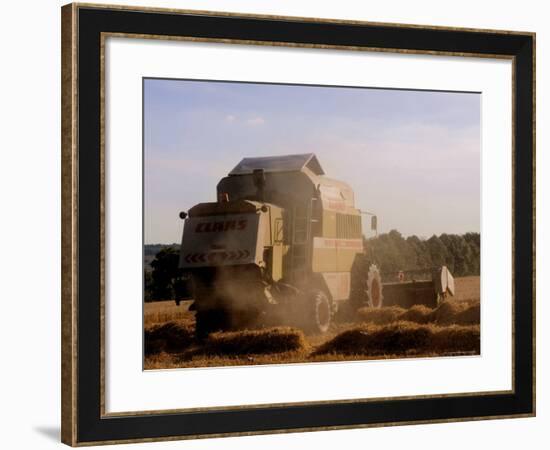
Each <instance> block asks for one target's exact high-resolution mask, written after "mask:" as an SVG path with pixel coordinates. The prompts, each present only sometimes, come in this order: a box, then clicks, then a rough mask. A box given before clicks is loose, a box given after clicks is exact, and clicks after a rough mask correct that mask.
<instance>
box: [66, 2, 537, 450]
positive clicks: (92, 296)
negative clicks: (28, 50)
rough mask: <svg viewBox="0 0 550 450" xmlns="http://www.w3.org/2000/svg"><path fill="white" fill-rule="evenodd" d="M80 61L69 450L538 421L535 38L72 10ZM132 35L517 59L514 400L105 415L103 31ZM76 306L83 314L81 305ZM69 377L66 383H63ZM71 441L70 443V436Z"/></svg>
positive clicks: (459, 398) (463, 398) (494, 396)
mask: <svg viewBox="0 0 550 450" xmlns="http://www.w3.org/2000/svg"><path fill="white" fill-rule="evenodd" d="M64 8H73V9H72V13H73V14H74V15H73V17H74V18H75V19H73V20H76V26H75V28H73V29H76V30H77V32H76V36H73V40H74V44H73V45H75V47H76V54H77V57H78V61H77V66H76V70H77V73H76V79H77V82H76V83H77V85H76V89H77V92H78V97H77V98H78V103H77V105H76V109H77V111H78V113H77V124H78V125H77V144H76V152H77V162H75V163H76V164H77V167H76V171H77V174H78V178H77V180H78V181H77V201H78V204H77V229H76V247H77V249H78V256H77V262H75V264H76V267H77V272H76V279H77V293H76V298H77V302H76V303H77V308H76V337H77V339H76V341H77V348H76V354H77V358H76V366H75V368H74V370H75V380H74V381H75V382H74V386H72V387H69V386H67V385H66V384H64V386H63V389H74V393H73V395H75V408H76V411H73V414H74V417H75V423H74V424H71V426H73V427H75V428H74V429H75V433H74V439H73V440H72V441H71V442H66V443H69V444H71V445H82V444H85V443H86V444H92V443H116V442H131V441H134V442H135V441H147V440H148V441H154V440H163V439H164V440H167V439H184V438H198V437H209V436H211V437H214V436H221V435H224V436H225V435H243V434H260V433H274V432H291V431H304V430H326V429H335V428H353V427H367V426H380V425H389V424H392V425H396V424H404V423H407V424H410V423H426V422H428V423H430V422H441V421H457V420H473V419H481V418H484V419H490V418H503V417H522V416H533V415H534V414H535V401H534V399H535V394H534V393H535V384H534V369H535V365H534V363H535V348H534V333H535V329H534V295H535V293H534V274H535V271H534V242H535V241H534V230H535V223H534V194H535V185H534V152H535V149H534V124H535V121H534V87H535V86H534V67H535V64H534V51H535V47H534V44H535V36H534V34H533V33H510V32H502V31H483V30H466V29H447V28H435V27H418V26H404V25H390V24H370V23H354V22H338V21H320V20H312V19H298V18H279V17H266V16H257V17H256V16H246V15H242V16H238V15H226V14H221V13H219V14H216V13H208V12H189V11H187V12H184V11H180V12H175V11H154V10H147V9H141V8H120V7H105V6H99V5H74V4H73V5H67V6H65V7H64ZM102 33H125V34H139V35H155V36H185V37H191V38H198V39H230V40H246V41H261V42H264V43H269V42H274V43H292V44H304V45H311V44H313V45H322V46H354V47H368V48H373V47H374V48H377V49H385V50H387V51H392V50H396V49H397V50H404V51H410V52H412V53H426V52H436V53H437V52H441V53H459V54H472V55H477V56H488V57H491V56H495V55H500V56H504V57H511V58H512V60H513V69H514V75H515V84H514V106H515V110H514V121H513V122H514V128H513V133H514V136H513V137H512V138H513V140H514V143H515V154H514V161H513V166H514V171H513V172H514V181H513V189H514V192H513V204H514V213H513V214H514V216H513V223H514V230H515V236H514V238H515V240H514V243H513V251H514V274H513V277H514V278H513V299H514V312H515V326H514V331H515V333H514V348H515V351H514V355H513V358H514V361H513V370H514V373H513V382H514V385H513V388H514V389H513V391H512V392H511V393H487V394H480V395H476V394H464V395H456V396H441V397H416V398H409V399H398V400H391V399H390V400H385V399H382V400H369V401H352V402H343V403H338V402H336V403H315V404H296V405H285V406H262V407H250V408H248V407H237V408H234V409H223V410H214V411H206V412H204V411H203V412H201V411H196V412H194V411H191V412H169V411H167V412H166V413H162V412H159V413H154V414H153V413H147V414H145V413H144V414H139V413H136V414H135V415H121V416H115V415H108V416H105V415H103V414H102V403H103V399H102V396H101V392H102V389H101V383H102V381H101V377H102V373H101V342H102V337H101V319H102V310H101V306H100V301H99V299H100V297H101V290H102V287H101V268H100V261H101V251H102V250H101V245H102V238H101V233H100V230H101V226H102V225H101V217H102V216H101V214H102V213H101V189H102V183H101V173H102V172H101V171H102V161H101V157H100V148H101V145H102V144H101V86H102V73H101V67H100V66H101V65H100V57H101V42H102V38H101V34H102ZM75 306H76V305H75ZM66 382H67V380H64V383H66ZM64 440H65V441H66V439H64Z"/></svg>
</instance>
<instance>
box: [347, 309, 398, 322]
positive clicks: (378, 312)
mask: <svg viewBox="0 0 550 450" xmlns="http://www.w3.org/2000/svg"><path fill="white" fill-rule="evenodd" d="M404 312H405V309H403V308H401V307H399V306H387V307H383V308H371V307H365V308H360V309H359V310H358V311H357V315H358V316H359V318H360V319H361V320H362V321H363V322H368V323H374V324H377V325H384V324H387V323H391V322H395V321H396V320H397V318H398V317H399V316H400V315H401V314H403V313H404Z"/></svg>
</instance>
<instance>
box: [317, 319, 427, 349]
mask: <svg viewBox="0 0 550 450" xmlns="http://www.w3.org/2000/svg"><path fill="white" fill-rule="evenodd" d="M429 338H430V330H429V328H428V327H426V326H422V325H416V324H413V323H410V322H396V323H393V324H391V325H387V326H376V325H371V326H362V327H357V328H353V329H351V330H347V331H344V332H343V333H340V334H339V335H337V336H336V337H335V338H334V339H332V340H330V341H328V342H326V343H325V344H323V345H322V346H321V347H320V348H319V349H318V350H317V352H316V354H327V353H340V354H346V355H384V354H397V353H405V352H408V351H410V350H414V349H418V348H424V347H425V346H426V345H427V342H428V340H429Z"/></svg>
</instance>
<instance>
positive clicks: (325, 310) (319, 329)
mask: <svg viewBox="0 0 550 450" xmlns="http://www.w3.org/2000/svg"><path fill="white" fill-rule="evenodd" d="M306 306H307V307H306V317H305V319H306V324H307V325H306V328H307V331H309V332H312V333H326V332H327V331H328V329H329V328H330V323H331V319H332V308H331V305H330V300H329V299H328V297H327V295H326V294H325V293H324V292H323V291H321V290H319V289H315V290H313V291H311V292H310V294H309V296H308V299H307V302H306Z"/></svg>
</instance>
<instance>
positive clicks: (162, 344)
mask: <svg viewBox="0 0 550 450" xmlns="http://www.w3.org/2000/svg"><path fill="white" fill-rule="evenodd" d="M455 281H456V294H457V295H456V296H455V297H452V298H451V299H450V300H448V301H446V302H443V303H442V304H441V305H440V306H439V307H438V308H436V309H433V310H432V309H430V308H427V307H425V306H420V305H416V306H413V307H412V308H410V309H408V310H407V309H403V308H399V307H395V306H394V307H388V308H381V309H374V308H363V309H361V310H360V312H359V314H358V316H356V317H357V318H356V322H352V321H349V320H346V321H342V322H336V323H333V324H332V325H331V329H330V330H329V332H328V333H326V334H323V335H307V336H304V334H303V333H302V332H301V331H300V330H296V329H293V328H288V327H275V328H263V329H258V330H243V331H235V332H227V333H215V334H212V335H211V336H210V337H209V338H208V339H207V340H206V341H205V342H202V343H199V342H197V341H196V340H195V337H194V332H195V314H194V312H192V311H189V305H190V302H183V303H182V304H181V305H180V306H176V305H175V303H174V302H171V301H169V302H156V303H146V304H145V308H144V309H145V311H144V313H145V314H144V324H145V361H144V367H145V369H168V368H178V367H220V366H235V365H256V364H289V363H304V362H324V361H349V360H365V359H381V358H384V359H386V358H408V357H421V356H422V357H434V356H444V355H459V354H460V355H463V354H479V313H480V304H479V278H478V277H467V278H457V279H455Z"/></svg>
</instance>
